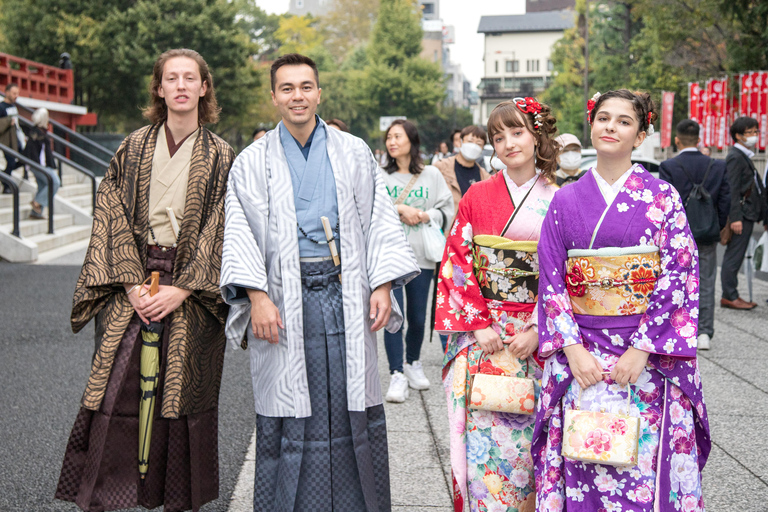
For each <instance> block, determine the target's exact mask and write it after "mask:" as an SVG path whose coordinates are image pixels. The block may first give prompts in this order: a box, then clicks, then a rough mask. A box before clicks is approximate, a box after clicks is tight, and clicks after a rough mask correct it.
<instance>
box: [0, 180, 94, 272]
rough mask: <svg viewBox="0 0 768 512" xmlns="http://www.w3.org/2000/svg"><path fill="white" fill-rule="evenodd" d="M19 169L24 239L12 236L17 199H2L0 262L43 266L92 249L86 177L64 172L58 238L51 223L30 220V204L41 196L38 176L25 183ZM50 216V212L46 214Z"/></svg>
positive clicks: (57, 200)
mask: <svg viewBox="0 0 768 512" xmlns="http://www.w3.org/2000/svg"><path fill="white" fill-rule="evenodd" d="M22 174H23V173H22V171H21V169H17V170H16V171H15V172H14V177H16V178H17V180H16V181H17V183H19V188H20V193H19V217H20V222H19V231H20V232H21V238H17V237H15V236H13V235H11V234H10V233H11V231H12V230H13V196H11V195H10V194H2V195H0V258H2V259H5V260H7V261H11V262H18V263H21V262H27V263H29V262H38V263H43V262H46V261H50V260H52V259H55V258H58V257H60V256H63V255H65V254H69V253H71V252H74V251H77V250H81V249H83V248H85V247H87V246H88V240H89V239H90V236H91V224H92V222H93V218H92V216H91V212H92V208H91V182H90V180H89V179H88V178H87V177H86V176H83V175H82V174H80V173H78V172H76V171H74V170H71V169H68V168H67V167H66V166H65V167H64V170H63V175H62V184H61V188H60V189H59V191H58V193H57V194H56V196H55V198H54V201H55V206H54V212H55V213H54V216H53V221H54V234H48V221H47V220H33V219H30V218H29V213H30V212H31V211H32V206H31V205H30V202H31V201H32V199H33V198H34V195H35V193H36V192H37V184H36V182H35V179H34V175H32V174H31V173H30V176H29V178H30V179H29V180H22V179H21V178H22ZM44 213H45V215H47V214H48V210H47V209H46V211H45V212H44Z"/></svg>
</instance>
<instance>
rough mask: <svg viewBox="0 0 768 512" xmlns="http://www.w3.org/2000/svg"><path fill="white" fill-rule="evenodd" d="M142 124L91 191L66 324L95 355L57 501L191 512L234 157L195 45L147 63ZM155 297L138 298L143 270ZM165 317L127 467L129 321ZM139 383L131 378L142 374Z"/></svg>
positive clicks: (207, 460)
mask: <svg viewBox="0 0 768 512" xmlns="http://www.w3.org/2000/svg"><path fill="white" fill-rule="evenodd" d="M150 97H151V99H150V104H149V106H148V107H147V108H146V109H145V110H144V116H145V117H146V118H147V119H148V120H149V121H150V122H151V123H152V124H151V125H150V126H145V127H144V128H141V129H139V130H137V131H135V132H133V133H131V134H130V135H128V137H126V139H125V140H124V141H123V143H122V145H121V146H120V148H119V149H118V150H117V153H115V156H114V158H113V159H112V162H111V163H110V167H109V170H108V171H107V174H106V176H105V177H104V180H103V181H102V183H101V186H100V187H99V192H98V194H97V196H96V207H95V210H94V219H93V234H92V236H91V241H90V245H89V247H88V252H87V255H86V258H85V262H84V264H83V269H82V271H81V273H80V278H79V279H78V282H77V287H76V289H75V297H74V301H73V308H72V317H71V322H72V329H73V330H74V331H75V332H77V331H79V330H80V329H82V328H83V327H84V326H85V325H86V324H87V323H88V322H89V321H90V320H91V319H92V318H95V323H96V351H95V354H94V357H93V362H92V364H91V372H90V378H89V380H88V385H87V386H86V389H85V393H84V395H83V398H82V402H81V408H80V411H79V413H78V415H77V419H76V420H75V425H74V427H73V428H72V434H71V435H70V438H69V443H68V445H67V450H66V454H65V457H64V463H63V467H62V470H61V477H60V479H59V484H58V487H57V489H56V498H58V499H61V500H66V501H74V502H75V503H76V504H77V505H78V506H79V507H80V508H82V509H83V510H99V511H102V510H115V509H122V508H130V507H135V506H138V505H140V506H143V507H147V508H155V507H158V506H161V505H163V506H164V507H165V511H166V512H170V511H182V510H189V509H192V510H199V508H200V506H201V505H203V504H204V503H206V502H209V501H211V500H214V499H216V498H217V497H218V492H219V491H218V487H219V485H218V484H219V475H218V445H217V439H218V396H219V386H220V383H221V371H222V366H223V362H224V344H225V338H224V323H225V321H226V318H227V309H228V308H227V306H226V304H225V303H224V302H223V301H222V298H221V294H220V292H219V269H220V266H221V248H222V238H223V230H224V198H225V191H226V183H227V175H228V173H229V168H230V165H231V164H232V161H233V159H234V152H233V151H232V148H230V147H229V145H228V144H227V143H226V142H224V141H223V140H222V139H220V138H219V137H217V136H216V135H214V134H213V133H212V132H210V131H209V130H208V129H207V128H205V125H206V124H208V123H215V122H217V121H218V115H219V107H218V105H217V103H216V96H215V94H214V90H213V78H212V75H211V72H210V71H209V69H208V65H207V64H206V62H205V60H204V59H203V58H202V57H201V56H200V55H199V54H198V53H197V52H195V51H194V50H187V49H177V50H170V51H168V52H165V53H163V54H162V55H161V56H160V57H159V58H158V59H157V61H156V62H155V66H154V71H153V75H152V81H151V83H150ZM153 271H157V272H159V273H160V287H159V292H157V293H156V294H155V295H150V294H149V293H147V291H148V289H147V286H146V285H144V284H142V283H145V278H147V277H148V276H149V275H150V274H151V272H153ZM149 322H159V323H162V324H163V325H164V329H163V332H162V336H161V338H160V354H161V355H160V373H159V376H158V378H157V381H158V385H157V397H158V398H157V407H156V408H155V413H154V419H153V426H152V440H151V448H150V452H149V456H148V470H147V472H146V475H145V476H140V475H139V469H138V446H139V402H140V398H141V396H140V395H141V391H140V387H139V380H140V375H139V361H140V357H141V345H142V342H141V333H140V331H141V325H142V323H144V324H147V323H149ZM142 378H143V377H142Z"/></svg>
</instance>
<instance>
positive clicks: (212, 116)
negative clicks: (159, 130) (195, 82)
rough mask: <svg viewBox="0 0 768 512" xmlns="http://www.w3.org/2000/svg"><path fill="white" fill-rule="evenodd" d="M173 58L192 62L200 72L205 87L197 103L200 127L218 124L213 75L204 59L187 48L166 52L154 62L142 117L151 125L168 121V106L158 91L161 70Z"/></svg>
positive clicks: (219, 110)
mask: <svg viewBox="0 0 768 512" xmlns="http://www.w3.org/2000/svg"><path fill="white" fill-rule="evenodd" d="M174 57H187V58H189V59H192V60H194V61H195V62H196V63H197V67H198V69H199V70H200V78H201V79H202V80H203V83H205V84H206V86H207V88H206V91H205V96H203V97H202V98H200V101H199V102H198V106H197V119H198V122H199V123H200V124H201V125H204V124H209V123H218V122H219V113H220V112H221V108H220V107H219V104H218V103H217V102H216V92H215V91H214V90H213V75H212V74H211V71H210V69H208V63H207V62H205V59H203V57H202V56H201V55H200V54H199V53H197V52H196V51H195V50H190V49H188V48H177V49H175V50H168V51H167V52H165V53H163V54H162V55H160V57H158V58H157V60H156V61H155V65H154V68H153V69H152V80H151V81H150V83H149V96H150V102H149V105H147V106H146V107H145V108H144V110H143V112H142V113H143V114H144V117H145V118H146V119H148V120H149V122H150V123H152V124H160V123H164V122H165V120H166V119H168V106H167V105H166V104H165V100H164V99H163V98H161V97H160V94H159V93H158V89H159V88H160V84H161V83H162V81H163V69H164V68H165V63H166V62H168V61H169V60H170V59H173V58H174Z"/></svg>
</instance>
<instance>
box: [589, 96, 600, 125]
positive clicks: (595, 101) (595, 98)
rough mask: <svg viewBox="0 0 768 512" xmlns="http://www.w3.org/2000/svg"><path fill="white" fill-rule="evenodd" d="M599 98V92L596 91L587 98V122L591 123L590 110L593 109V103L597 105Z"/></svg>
mask: <svg viewBox="0 0 768 512" xmlns="http://www.w3.org/2000/svg"><path fill="white" fill-rule="evenodd" d="M599 99H600V93H599V92H596V93H595V94H594V96H592V99H590V100H587V122H588V123H589V124H592V111H593V110H594V109H595V105H597V100H599Z"/></svg>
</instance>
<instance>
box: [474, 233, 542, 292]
mask: <svg viewBox="0 0 768 512" xmlns="http://www.w3.org/2000/svg"><path fill="white" fill-rule="evenodd" d="M472 241H473V243H474V249H473V251H472V258H473V266H474V270H475V276H476V277H477V281H478V283H479V284H480V291H481V292H482V294H483V297H485V298H486V299H487V300H496V301H502V302H516V303H523V304H534V303H535V302H536V298H537V296H538V294H539V256H538V254H537V253H536V246H537V244H538V242H536V241H528V240H525V241H515V240H510V239H508V238H504V237H501V236H493V235H477V236H475V237H474V238H473V239H472Z"/></svg>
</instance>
